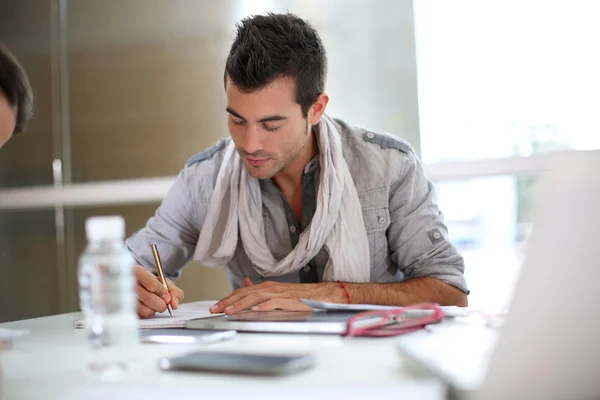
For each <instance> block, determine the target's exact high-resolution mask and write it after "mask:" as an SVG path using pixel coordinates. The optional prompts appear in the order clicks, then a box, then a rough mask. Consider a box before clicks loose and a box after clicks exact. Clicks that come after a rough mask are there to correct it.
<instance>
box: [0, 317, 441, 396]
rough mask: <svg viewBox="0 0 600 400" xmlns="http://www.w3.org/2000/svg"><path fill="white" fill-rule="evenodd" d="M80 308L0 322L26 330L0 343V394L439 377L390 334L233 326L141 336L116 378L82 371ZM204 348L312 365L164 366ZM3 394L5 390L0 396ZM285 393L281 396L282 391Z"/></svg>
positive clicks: (409, 388)
mask: <svg viewBox="0 0 600 400" xmlns="http://www.w3.org/2000/svg"><path fill="white" fill-rule="evenodd" d="M78 315H79V314H78V313H71V314H62V315H56V316H51V317H44V318H36V319H30V320H24V321H15V322H9V323H4V324H0V327H2V328H8V329H27V330H30V331H31V333H30V334H29V335H26V336H23V337H20V338H18V339H16V340H15V342H14V345H13V347H12V348H9V349H4V350H0V365H1V366H2V369H3V373H2V376H0V388H1V389H0V399H2V400H13V399H31V400H39V399H44V400H51V399H69V400H70V399H80V398H81V399H92V400H94V399H110V400H117V399H140V400H142V399H143V400H148V399H151V398H156V399H158V398H160V399H163V400H164V399H169V400H170V399H172V400H185V399H198V398H202V399H209V398H211V397H213V396H215V398H219V399H223V398H236V399H240V398H243V399H244V400H246V399H248V398H260V399H261V400H266V399H282V398H285V399H286V400H288V399H302V400H307V399H308V400H312V399H316V398H328V399H337V398H340V399H344V400H349V399H361V400H365V397H367V399H368V398H369V397H370V398H372V399H375V398H377V400H381V399H388V398H389V399H392V398H393V399H400V398H411V399H412V398H418V399H441V398H444V397H445V391H444V388H443V386H442V384H441V383H440V382H438V381H435V380H417V379H415V378H414V377H411V376H410V375H409V373H408V372H407V371H406V369H405V368H403V365H402V360H401V358H400V356H399V354H398V352H397V351H396V349H395V348H394V346H393V341H394V339H393V338H385V339H373V338H342V337H338V336H330V335H327V336H325V335H281V334H249V333H238V335H237V336H236V338H234V339H233V340H229V341H224V342H219V343H213V344H207V345H165V344H160V345H159V344H143V345H141V352H140V353H141V354H140V356H139V372H138V374H137V375H136V376H134V377H131V378H128V379H127V380H125V381H123V382H121V383H118V384H98V383H93V382H91V381H89V380H87V379H86V374H85V364H84V349H85V346H86V343H85V337H84V331H83V330H81V329H73V319H74V318H75V317H77V316H78ZM198 348H201V349H203V350H219V351H239V350H243V351H247V352H268V353H275V354H276V353H281V352H296V353H297V352H314V353H315V354H316V355H317V366H316V367H315V368H313V369H310V370H308V371H305V372H301V373H298V374H295V375H291V376H287V377H248V376H235V375H224V374H223V375H220V374H208V373H191V372H190V373H187V372H163V371H161V370H159V369H158V367H157V360H158V359H159V358H161V357H165V356H172V355H177V354H182V353H186V352H188V351H191V350H194V349H198ZM2 395H3V396H2ZM284 395H285V397H282V396H284Z"/></svg>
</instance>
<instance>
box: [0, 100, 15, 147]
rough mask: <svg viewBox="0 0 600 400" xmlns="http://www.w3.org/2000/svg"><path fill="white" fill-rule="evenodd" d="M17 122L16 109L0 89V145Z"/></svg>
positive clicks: (13, 129)
mask: <svg viewBox="0 0 600 400" xmlns="http://www.w3.org/2000/svg"><path fill="white" fill-rule="evenodd" d="M16 123H17V110H15V108H14V107H13V106H11V105H10V103H9V102H8V99H7V98H6V97H4V94H3V93H2V91H0V147H2V146H3V145H4V143H6V142H7V141H8V139H10V137H11V136H12V134H13V132H14V131H15V125H16Z"/></svg>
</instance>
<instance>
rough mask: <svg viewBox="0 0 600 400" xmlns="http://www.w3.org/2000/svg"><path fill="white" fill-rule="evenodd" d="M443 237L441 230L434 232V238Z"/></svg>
mask: <svg viewBox="0 0 600 400" xmlns="http://www.w3.org/2000/svg"><path fill="white" fill-rule="evenodd" d="M441 237H442V235H440V233H439V232H434V233H433V238H434V239H435V240H438V239H439V238H441Z"/></svg>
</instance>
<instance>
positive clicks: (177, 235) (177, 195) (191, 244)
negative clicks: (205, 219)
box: [126, 166, 208, 279]
mask: <svg viewBox="0 0 600 400" xmlns="http://www.w3.org/2000/svg"><path fill="white" fill-rule="evenodd" d="M194 171H195V170H194V169H193V168H192V167H189V166H186V167H185V168H184V169H183V170H182V171H181V172H180V173H179V175H178V176H177V178H176V179H175V182H174V183H173V186H171V188H170V189H169V191H168V193H167V195H166V196H165V198H164V199H163V201H162V202H161V205H160V206H159V208H158V209H157V210H156V213H155V214H154V216H153V217H151V218H150V219H149V220H148V222H147V223H146V226H145V227H143V228H142V229H140V230H139V231H137V232H136V233H134V234H133V235H132V236H131V237H129V238H128V239H127V240H126V244H127V247H128V248H129V250H130V251H131V253H132V255H133V257H134V258H135V260H136V262H137V263H138V264H139V265H141V266H143V267H145V268H148V269H149V270H151V271H153V272H156V266H155V263H154V257H153V255H152V248H151V246H152V245H153V244H156V247H157V248H158V252H159V254H160V258H161V262H162V265H163V269H164V272H165V275H167V276H168V277H169V278H171V279H176V278H178V277H179V275H180V270H181V268H183V266H184V265H185V264H186V263H187V262H188V261H189V260H190V259H191V258H192V256H193V253H194V249H195V246H196V243H197V241H198V237H199V235H200V229H201V226H202V221H200V218H199V216H200V215H204V214H205V209H207V208H208V200H207V199H198V198H196V197H195V196H193V195H192V193H191V190H190V189H191V185H192V184H193V182H194V181H195V180H196V179H194V176H193V175H194Z"/></svg>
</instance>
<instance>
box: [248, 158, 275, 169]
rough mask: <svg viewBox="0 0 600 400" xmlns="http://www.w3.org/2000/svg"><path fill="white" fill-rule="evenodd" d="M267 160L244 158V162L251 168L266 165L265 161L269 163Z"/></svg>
mask: <svg viewBox="0 0 600 400" xmlns="http://www.w3.org/2000/svg"><path fill="white" fill-rule="evenodd" d="M269 160H270V159H269V158H250V157H246V161H248V164H250V165H252V166H253V167H260V166H261V165H264V164H266V163H267V161H269Z"/></svg>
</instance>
